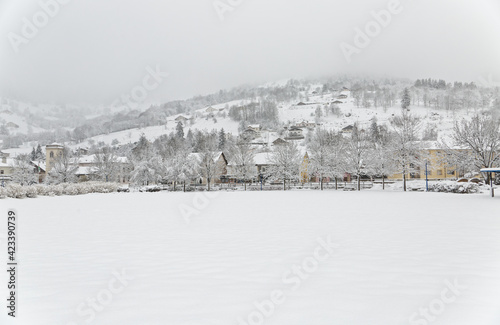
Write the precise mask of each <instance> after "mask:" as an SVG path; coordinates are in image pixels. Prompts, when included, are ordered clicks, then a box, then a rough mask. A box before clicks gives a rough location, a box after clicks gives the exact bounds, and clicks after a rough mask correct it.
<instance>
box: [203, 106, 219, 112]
mask: <svg viewBox="0 0 500 325" xmlns="http://www.w3.org/2000/svg"><path fill="white" fill-rule="evenodd" d="M215 112H219V110H218V109H217V108H214V107H212V106H210V107H208V108H207V109H206V110H205V113H215Z"/></svg>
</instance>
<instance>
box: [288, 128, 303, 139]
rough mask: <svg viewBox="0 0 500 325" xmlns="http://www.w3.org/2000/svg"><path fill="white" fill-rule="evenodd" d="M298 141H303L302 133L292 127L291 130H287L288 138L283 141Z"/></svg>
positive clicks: (300, 130)
mask: <svg viewBox="0 0 500 325" xmlns="http://www.w3.org/2000/svg"><path fill="white" fill-rule="evenodd" d="M300 139H304V133H303V131H302V129H301V128H298V127H296V126H292V127H291V128H289V129H288V136H287V137H286V138H285V140H300Z"/></svg>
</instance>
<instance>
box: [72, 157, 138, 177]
mask: <svg viewBox="0 0 500 325" xmlns="http://www.w3.org/2000/svg"><path fill="white" fill-rule="evenodd" d="M97 159H98V157H97V156H96V155H88V156H82V157H79V158H78V160H77V164H78V169H77V170H76V172H75V174H76V176H77V177H78V181H80V182H85V181H89V180H92V178H93V176H94V175H95V172H96V161H97ZM115 159H116V161H115V163H116V165H117V172H116V176H115V179H110V180H108V181H109V182H116V183H128V182H129V181H130V179H129V175H130V172H131V171H132V170H133V166H132V164H131V163H130V162H129V160H128V158H127V157H115Z"/></svg>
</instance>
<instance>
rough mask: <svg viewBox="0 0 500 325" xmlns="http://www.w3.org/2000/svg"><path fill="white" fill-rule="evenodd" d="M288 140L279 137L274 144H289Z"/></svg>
mask: <svg viewBox="0 0 500 325" xmlns="http://www.w3.org/2000/svg"><path fill="white" fill-rule="evenodd" d="M287 143H288V142H287V141H285V140H283V139H282V138H278V139H276V140H274V141H273V146H282V145H284V144H287Z"/></svg>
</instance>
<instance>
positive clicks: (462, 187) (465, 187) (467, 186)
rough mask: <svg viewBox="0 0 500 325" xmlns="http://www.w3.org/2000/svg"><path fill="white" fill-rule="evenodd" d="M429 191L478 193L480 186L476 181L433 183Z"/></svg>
mask: <svg viewBox="0 0 500 325" xmlns="http://www.w3.org/2000/svg"><path fill="white" fill-rule="evenodd" d="M429 191H431V192H444V193H463V194H471V193H478V192H479V186H478V185H477V184H475V183H437V184H434V185H432V186H431V187H430V188H429Z"/></svg>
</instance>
